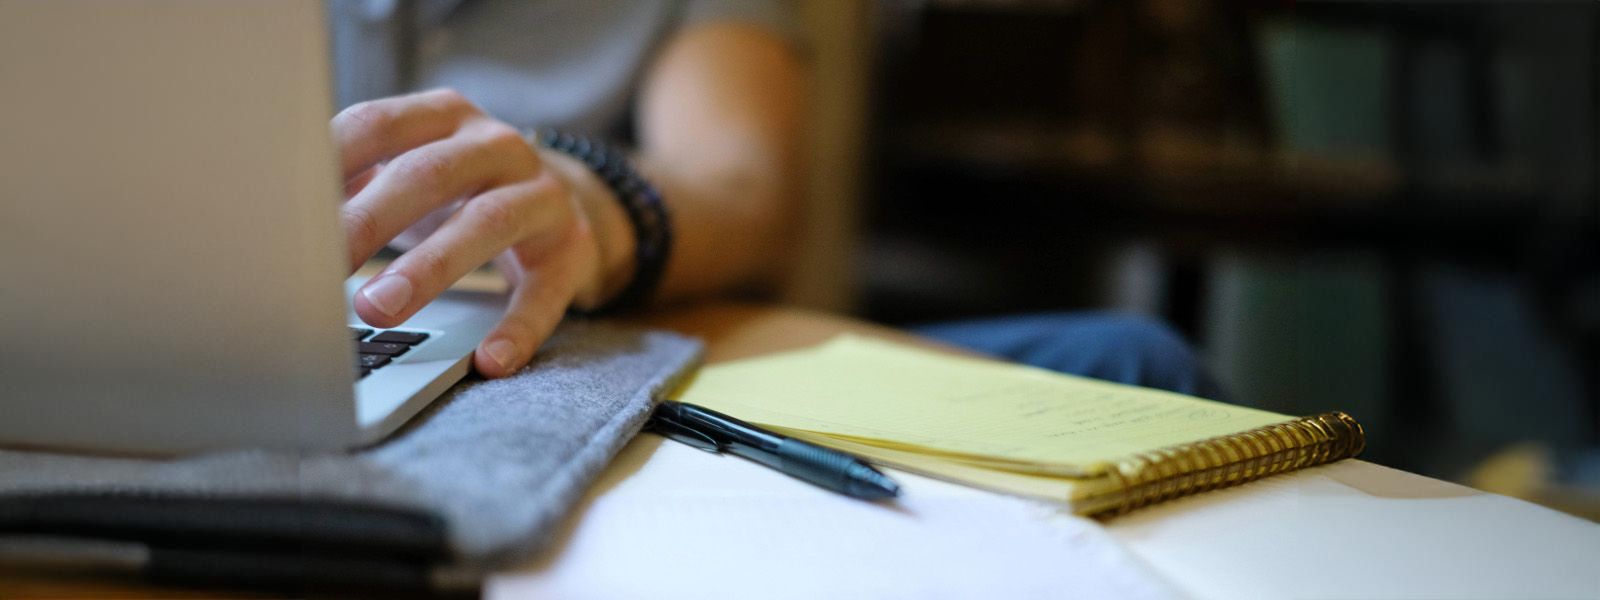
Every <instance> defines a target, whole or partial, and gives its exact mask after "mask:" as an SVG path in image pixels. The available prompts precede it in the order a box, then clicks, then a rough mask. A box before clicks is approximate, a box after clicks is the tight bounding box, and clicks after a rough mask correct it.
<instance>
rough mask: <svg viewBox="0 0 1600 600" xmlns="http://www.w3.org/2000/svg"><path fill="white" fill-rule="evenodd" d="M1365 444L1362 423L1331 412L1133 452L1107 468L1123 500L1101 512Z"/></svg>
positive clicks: (1340, 455)
mask: <svg viewBox="0 0 1600 600" xmlns="http://www.w3.org/2000/svg"><path fill="white" fill-rule="evenodd" d="M1365 447H1366V432H1365V431H1364V430H1362V428H1361V424H1360V423H1357V422H1356V420H1355V419H1354V418H1351V417H1350V415H1347V414H1345V413H1342V412H1331V413H1324V414H1320V415H1316V416H1312V417H1305V418H1302V419H1296V420H1294V421H1289V422H1287V423H1278V424H1275V425H1268V426H1265V427H1258V428H1256V429H1251V430H1249V431H1244V432H1240V433H1236V434H1233V435H1227V436H1222V437H1216V438H1212V439H1208V440H1203V441H1199V442H1195V443H1192V444H1184V445H1181V446H1173V447H1170V448H1162V449H1160V450H1154V451H1151V452H1145V453H1141V454H1137V455H1134V456H1132V457H1130V458H1128V459H1125V460H1122V461H1119V462H1118V463H1117V464H1116V465H1115V466H1114V467H1113V468H1112V469H1111V476H1112V477H1113V478H1115V479H1116V480H1117V482H1118V484H1119V487H1120V489H1121V493H1120V497H1121V502H1120V503H1118V504H1117V505H1115V506H1112V507H1110V508H1107V509H1105V510H1104V511H1102V513H1101V514H1102V515H1104V516H1115V515H1121V514H1124V513H1127V512H1128V511H1131V510H1134V509H1137V508H1140V507H1143V506H1148V505H1151V504H1155V503H1157V502H1162V501H1165V500H1169V499H1172V498H1176V497H1179V496H1187V495H1190V494H1198V493H1200V492H1204V491H1207V490H1213V489H1217V488H1221V487H1228V486H1234V485H1238V484H1241V483H1245V482H1248V481H1254V480H1257V479H1260V478H1262V477H1266V476H1268V475H1273V474H1276V473H1282V472H1285V471H1293V470H1295V469H1302V468H1305V467H1310V466H1313V465H1320V464H1323V463H1329V462H1333V461H1336V460H1340V459H1345V458H1350V457H1353V456H1356V455H1358V454H1360V453H1361V450H1362V449H1363V448H1365Z"/></svg>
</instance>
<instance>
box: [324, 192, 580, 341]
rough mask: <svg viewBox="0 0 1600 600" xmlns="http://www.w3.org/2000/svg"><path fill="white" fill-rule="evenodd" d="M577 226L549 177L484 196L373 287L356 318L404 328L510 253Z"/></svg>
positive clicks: (534, 248)
mask: <svg viewBox="0 0 1600 600" xmlns="http://www.w3.org/2000/svg"><path fill="white" fill-rule="evenodd" d="M573 221H575V216H574V215H573V214H572V213H571V210H570V204H569V203H568V202H567V201H566V198H565V191H564V189H563V188H561V186H560V185H559V184H557V183H556V180H554V179H552V178H549V177H544V178H537V179H533V180H529V181H524V182H521V183H518V184H515V185H510V186H506V187H501V188H496V189H494V190H492V191H489V192H487V193H484V194H482V195H480V196H478V197H475V198H473V199H471V200H469V201H467V202H466V203H465V204H464V205H462V207H461V209H460V210H458V211H456V213H455V214H454V215H452V216H451V217H450V218H449V219H448V220H446V221H445V222H444V224H443V225H441V226H440V227H439V229H438V230H437V231H435V232H434V233H433V234H432V235H430V236H428V238H427V239H426V240H424V241H423V242H422V243H421V244H419V245H417V246H416V247H415V248H412V249H411V250H409V251H407V252H406V253H405V254H402V255H400V257H399V258H397V259H395V261H394V263H393V264H391V265H390V266H389V268H387V269H385V270H384V272H383V273H382V274H380V275H379V276H377V277H374V278H373V279H372V280H371V281H369V282H367V284H366V285H365V286H363V288H362V290H361V292H360V293H358V294H357V295H356V297H355V299H354V306H355V309H356V314H357V315H360V316H361V318H362V320H364V321H366V322H367V323H370V324H372V325H375V326H378V327H394V326H396V325H399V324H400V323H403V322H404V321H405V320H406V319H408V318H410V317H411V315H412V314H414V313H415V312H416V311H417V310H420V309H421V308H422V307H423V306H424V305H426V304H427V303H428V302H430V301H432V300H433V299H434V298H435V297H437V296H438V295H439V294H440V293H442V292H444V290H445V289H446V288H448V287H450V285H451V284H452V283H455V282H456V281H457V280H459V279H461V277H462V276H463V275H466V274H467V273H468V272H470V271H472V270H473V269H476V268H478V267H479V266H481V265H483V264H484V263H487V262H489V261H490V260H491V259H493V258H494V257H495V256H496V255H498V254H500V253H502V252H504V251H505V249H506V248H508V247H511V246H513V245H518V246H519V247H520V248H523V249H524V251H525V252H541V251H540V249H541V248H543V247H546V246H552V245H556V244H557V242H558V240H559V239H560V238H564V237H567V234H566V232H565V229H567V228H570V227H571V223H572V222H573ZM530 256H531V255H530Z"/></svg>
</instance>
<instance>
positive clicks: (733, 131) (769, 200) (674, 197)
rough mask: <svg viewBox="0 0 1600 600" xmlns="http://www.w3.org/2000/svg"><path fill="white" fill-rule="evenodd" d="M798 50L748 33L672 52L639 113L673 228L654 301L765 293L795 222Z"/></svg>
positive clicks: (710, 37)
mask: <svg viewBox="0 0 1600 600" xmlns="http://www.w3.org/2000/svg"><path fill="white" fill-rule="evenodd" d="M805 88H806V86H805V72H804V68H803V66H802V64H801V62H800V58H799V56H798V55H797V53H796V51H795V49H794V48H793V47H791V46H790V45H788V44H786V43H785V42H784V41H783V40H782V39H780V38H779V37H778V36H777V35H776V34H773V33H771V32H768V31H766V30H763V29H760V28H756V27H753V26H746V25H738V24H707V25H701V26H698V27H694V28H692V29H689V30H687V31H685V32H683V33H682V34H680V35H679V36H678V37H677V38H676V39H675V40H673V41H672V42H671V43H669V44H668V45H667V46H666V48H665V49H664V51H663V52H662V54H661V56H660V57H659V59H658V60H657V61H656V63H655V65H654V67H653V68H652V69H651V72H650V75H649V77H648V78H647V79H646V81H645V87H644V93H643V95H642V97H641V102H640V104H639V111H638V120H639V126H640V127H639V131H640V138H641V139H640V142H641V144H642V147H641V161H642V163H643V165H642V168H643V169H645V171H646V173H648V174H649V176H650V177H652V179H653V180H654V181H656V183H657V185H658V186H660V187H661V188H662V193H663V194H664V195H665V197H666V198H667V199H668V203H669V205H670V207H671V208H672V210H673V214H674V216H675V218H676V227H677V229H676V231H677V234H678V243H677V246H676V248H674V251H673V252H674V255H673V257H672V262H671V264H670V265H669V268H668V270H667V277H666V280H665V281H664V282H663V285H662V290H661V292H662V293H661V295H660V298H662V299H671V298H681V297H685V296H691V295H695V294H704V293H707V292H714V291H720V290H726V289H728V288H730V287H735V286H749V285H762V284H769V283H771V282H772V280H773V278H774V277H775V276H776V275H779V274H781V272H782V270H783V267H784V266H786V261H785V258H784V257H785V254H786V250H787V246H788V245H789V244H790V243H791V242H792V239H793V235H792V233H793V231H792V225H793V224H794V221H795V218H796V215H798V214H799V211H798V210H797V208H798V206H797V205H798V202H799V201H800V199H801V198H800V196H801V192H800V186H801V182H802V177H801V175H800V174H801V171H802V166H801V161H802V156H803V139H804V131H803V127H804V122H805V110H806V106H807V103H806V98H805V93H806V89H805Z"/></svg>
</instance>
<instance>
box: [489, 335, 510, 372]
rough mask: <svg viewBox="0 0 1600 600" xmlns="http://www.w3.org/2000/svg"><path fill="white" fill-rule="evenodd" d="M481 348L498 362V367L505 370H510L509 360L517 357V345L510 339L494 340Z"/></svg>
mask: <svg viewBox="0 0 1600 600" xmlns="http://www.w3.org/2000/svg"><path fill="white" fill-rule="evenodd" d="M483 349H484V350H488V351H489V358H492V359H494V362H497V363H500V368H501V369H503V370H506V371H510V370H511V361H513V360H516V359H517V345H516V344H513V343H511V341H510V340H495V341H492V342H489V345H487V346H484V348H483Z"/></svg>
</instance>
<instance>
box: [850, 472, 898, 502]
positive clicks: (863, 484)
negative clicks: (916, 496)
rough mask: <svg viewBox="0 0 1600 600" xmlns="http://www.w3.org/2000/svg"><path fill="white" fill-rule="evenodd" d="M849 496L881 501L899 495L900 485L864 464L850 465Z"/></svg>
mask: <svg viewBox="0 0 1600 600" xmlns="http://www.w3.org/2000/svg"><path fill="white" fill-rule="evenodd" d="M850 471H851V473H850V477H849V478H848V479H847V481H849V482H850V484H851V485H850V488H851V489H850V490H849V491H850V495H852V496H855V497H857V498H862V499H865V500H882V499H884V498H893V497H896V496H899V495H900V484H898V483H895V481H894V480H893V479H890V478H889V476H888V475H884V474H883V473H880V472H878V470H877V469H874V468H872V467H869V466H867V465H864V464H856V465H852V466H851V469H850Z"/></svg>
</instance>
